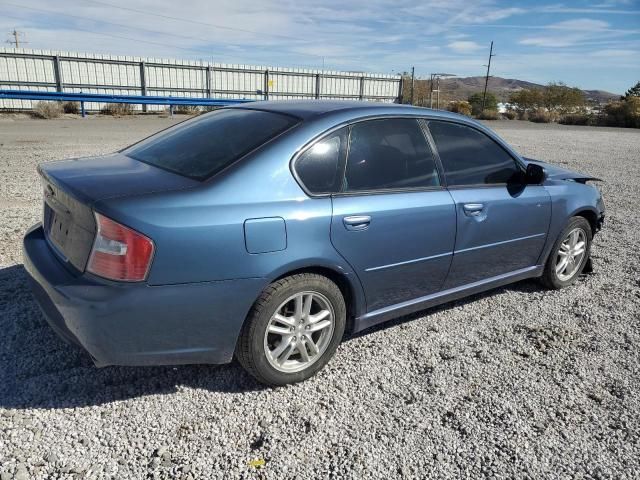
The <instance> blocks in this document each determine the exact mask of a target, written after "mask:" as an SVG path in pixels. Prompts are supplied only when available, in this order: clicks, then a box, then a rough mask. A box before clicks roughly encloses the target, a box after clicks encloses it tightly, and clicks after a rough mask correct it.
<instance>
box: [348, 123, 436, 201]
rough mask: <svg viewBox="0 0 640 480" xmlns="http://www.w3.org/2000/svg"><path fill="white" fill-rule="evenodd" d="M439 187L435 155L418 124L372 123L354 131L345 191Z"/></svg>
mask: <svg viewBox="0 0 640 480" xmlns="http://www.w3.org/2000/svg"><path fill="white" fill-rule="evenodd" d="M439 185H440V181H439V178H438V170H437V167H436V162H435V159H434V156H433V153H432V152H431V149H430V148H429V144H428V143H427V140H426V139H425V136H424V133H423V132H422V129H421V127H420V125H419V124H418V122H417V121H416V120H414V119H410V118H389V119H381V120H369V121H364V122H359V123H356V124H354V125H353V126H352V127H351V135H350V139H349V153H348V156H347V165H346V170H345V181H344V190H346V191H348V192H357V191H366V190H378V189H401V188H416V187H435V186H439Z"/></svg>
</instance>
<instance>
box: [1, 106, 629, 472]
mask: <svg viewBox="0 0 640 480" xmlns="http://www.w3.org/2000/svg"><path fill="white" fill-rule="evenodd" d="M171 121H172V120H169V119H166V118H155V117H146V118H139V117H137V118H124V119H108V118H106V119H105V118H90V119H87V120H81V119H61V120H52V121H35V120H26V119H11V118H6V117H5V118H0V180H1V181H0V187H1V189H2V190H1V191H0V215H1V218H2V222H1V223H0V332H1V334H2V342H1V344H0V474H1V475H0V479H1V480H7V479H11V478H16V479H27V478H225V479H229V478H274V479H284V478H385V479H387V478H399V477H404V478H433V477H449V478H450V477H473V478H554V479H555V478H638V477H639V476H640V474H639V472H640V460H639V457H640V438H639V435H640V424H639V420H638V417H639V415H640V404H639V403H640V329H639V322H640V318H639V317H640V274H639V269H638V262H639V258H640V234H639V233H638V232H639V231H640V215H639V214H638V198H640V167H639V166H638V161H639V160H640V158H639V157H640V131H638V130H623V129H607V128H589V127H564V126H555V125H535V124H531V123H523V122H515V121H514V122H493V123H490V125H491V126H492V127H493V128H495V129H496V130H497V131H498V132H499V133H500V134H502V135H503V136H504V137H505V138H506V139H507V140H508V141H509V142H511V143H512V145H514V146H515V147H516V148H517V149H518V150H519V151H520V152H521V153H523V154H525V155H528V156H532V157H537V158H541V159H545V160H548V161H550V162H554V163H557V164H561V165H566V166H568V167H570V168H575V169H579V170H582V171H584V172H587V173H590V174H593V175H595V176H598V177H601V178H603V179H604V180H605V183H604V184H602V187H601V188H602V190H603V193H604V196H605V201H606V204H607V209H608V211H607V224H606V228H605V230H604V231H603V232H602V233H601V234H600V235H598V236H597V238H596V242H595V245H594V249H593V256H594V263H595V273H594V274H593V275H589V276H584V277H582V278H581V279H580V281H579V282H578V284H577V285H575V286H573V287H571V288H568V289H565V290H562V291H554V292H551V291H546V290H543V289H542V288H541V287H540V286H539V285H538V284H537V283H536V282H533V281H527V282H522V283H519V284H515V285H512V286H509V287H507V288H502V289H499V290H496V291H493V292H490V293H488V294H484V295H479V296H475V297H473V298H472V299H469V300H465V301H461V302H457V303H454V304H449V305H446V306H443V307H440V308H437V309H432V310H429V311H426V312H422V313H420V314H418V315H413V316H411V317H408V318H404V319H401V320H397V321H393V322H391V323H389V324H386V325H385V326H383V327H381V328H376V329H374V330H370V331H368V332H366V334H364V335H358V336H356V337H355V338H352V339H349V340H348V341H346V342H345V343H343V345H342V346H341V347H340V348H339V349H338V352H337V354H336V357H335V358H334V359H333V361H332V362H331V363H330V364H329V366H328V367H327V368H326V369H325V370H324V371H323V372H321V374H319V375H318V376H317V377H315V378H313V379H311V380H310V381H307V382H305V383H303V384H300V385H295V386H291V387H286V388H280V389H265V388H263V387H262V386H260V385H258V384H256V383H255V382H254V381H253V380H252V379H251V378H250V377H248V376H247V375H246V374H245V373H244V372H243V371H242V370H241V368H240V367H239V366H238V365H236V364H232V365H227V366H220V367H209V366H189V367H179V368H172V367H163V368H105V369H100V370H99V369H96V368H94V367H93V366H92V364H91V362H90V360H89V358H88V357H87V356H86V355H85V354H84V353H82V352H81V351H78V350H75V349H73V348H70V347H68V346H66V345H65V344H64V343H63V342H62V341H60V340H58V338H57V337H56V336H55V335H54V334H53V332H52V331H51V330H50V329H49V327H48V326H47V325H46V324H45V321H44V319H43V318H42V316H41V314H40V313H39V311H38V308H37V306H36V304H35V303H34V301H33V300H32V298H31V295H30V293H29V290H28V288H27V284H26V275H25V272H24V269H23V267H22V266H21V257H20V255H21V254H20V241H21V236H22V234H23V232H24V231H25V230H26V229H27V228H28V227H29V226H30V225H31V224H33V223H35V222H37V221H38V220H39V217H40V209H41V207H40V186H39V183H38V178H37V175H36V174H35V166H36V164H37V163H39V162H43V161H48V160H52V159H58V158H64V157H73V156H79V155H87V154H94V153H103V152H109V151H112V150H114V149H116V148H118V147H120V146H123V145H125V144H127V143H129V142H132V141H134V140H136V139H138V138H140V137H142V136H144V135H146V134H148V133H151V132H153V131H155V130H158V129H160V128H164V127H166V126H167V125H169V124H170V123H171ZM252 462H253V463H252ZM261 465H263V466H261Z"/></svg>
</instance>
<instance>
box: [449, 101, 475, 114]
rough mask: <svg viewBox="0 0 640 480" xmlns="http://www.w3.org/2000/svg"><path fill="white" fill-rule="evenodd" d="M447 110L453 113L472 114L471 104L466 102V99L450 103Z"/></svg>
mask: <svg viewBox="0 0 640 480" xmlns="http://www.w3.org/2000/svg"><path fill="white" fill-rule="evenodd" d="M447 110H449V111H450V112H453V113H459V114H461V115H466V116H467V117H470V116H471V104H470V103H469V102H465V101H464V100H461V101H458V102H451V103H449V105H448V106H447Z"/></svg>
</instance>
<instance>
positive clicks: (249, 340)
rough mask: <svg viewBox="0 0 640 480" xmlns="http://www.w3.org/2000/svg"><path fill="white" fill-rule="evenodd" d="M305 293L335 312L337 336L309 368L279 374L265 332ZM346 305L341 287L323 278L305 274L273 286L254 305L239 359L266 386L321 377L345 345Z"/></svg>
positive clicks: (293, 276)
mask: <svg viewBox="0 0 640 480" xmlns="http://www.w3.org/2000/svg"><path fill="white" fill-rule="evenodd" d="M301 292H316V293H319V294H321V295H322V296H323V297H324V298H325V299H326V300H328V302H329V303H330V305H331V307H332V309H333V317H334V319H333V322H334V326H333V333H332V335H331V338H330V340H328V346H327V347H326V349H325V350H324V352H323V353H321V354H319V356H318V358H317V359H316V360H314V362H313V363H311V364H310V365H309V366H308V367H307V368H305V369H304V370H301V371H297V372H283V371H280V370H277V369H276V368H275V367H274V366H273V365H272V364H271V363H270V361H269V359H267V353H266V352H265V332H266V330H267V327H268V326H269V322H270V321H271V317H272V316H273V315H274V314H275V313H276V310H277V309H278V308H279V307H280V306H281V305H282V304H283V302H285V301H286V300H287V299H289V298H290V297H292V296H294V295H296V294H297V293H301ZM346 316H347V315H346V305H345V301H344V298H343V296H342V293H341V292H340V289H339V288H338V286H337V285H336V284H335V283H333V282H332V281H331V280H329V279H328V278H326V277H323V276H322V275H317V274H312V273H302V274H296V275H292V276H290V277H286V278H283V279H281V280H278V281H277V282H274V283H272V284H271V285H269V286H268V287H267V288H266V289H265V290H264V291H263V292H262V294H261V295H260V297H259V298H258V300H257V301H256V302H255V304H254V305H253V308H252V309H251V312H249V315H248V317H247V319H246V321H245V324H244V326H243V328H242V331H241V333H240V338H239V340H238V344H237V346H236V358H237V359H238V361H239V362H240V364H241V365H242V366H243V367H244V368H245V370H246V371H247V372H248V373H249V374H251V375H252V376H253V377H254V378H255V379H256V380H258V381H259V382H261V383H264V384H266V385H272V386H281V385H287V384H290V383H297V382H301V381H303V380H306V379H307V378H310V377H312V376H313V375H315V374H316V373H318V372H319V371H320V370H321V369H322V368H323V367H324V366H325V365H326V364H327V363H328V361H329V360H330V359H331V357H332V356H333V354H334V353H335V351H336V349H337V348H338V345H339V344H340V342H341V341H342V336H343V334H344V329H345V325H346Z"/></svg>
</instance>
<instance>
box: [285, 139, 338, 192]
mask: <svg viewBox="0 0 640 480" xmlns="http://www.w3.org/2000/svg"><path fill="white" fill-rule="evenodd" d="M346 132H347V129H346V128H343V129H340V130H338V131H337V132H334V133H332V134H330V135H328V136H326V137H324V138H322V139H320V140H318V141H317V142H316V143H314V144H313V145H311V147H309V148H308V149H307V150H306V151H305V152H304V153H302V155H300V156H299V157H298V159H297V160H296V162H295V165H294V169H295V171H296V173H297V174H298V179H299V180H300V181H301V182H302V184H303V185H304V186H305V187H306V189H307V190H308V191H309V192H310V193H312V194H314V195H318V194H323V193H333V192H336V191H337V190H338V189H339V188H340V182H339V180H340V176H339V167H340V159H341V158H342V157H343V153H344V151H345V149H346V143H347V134H346Z"/></svg>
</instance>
